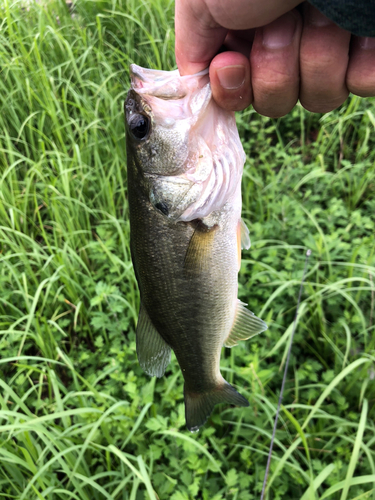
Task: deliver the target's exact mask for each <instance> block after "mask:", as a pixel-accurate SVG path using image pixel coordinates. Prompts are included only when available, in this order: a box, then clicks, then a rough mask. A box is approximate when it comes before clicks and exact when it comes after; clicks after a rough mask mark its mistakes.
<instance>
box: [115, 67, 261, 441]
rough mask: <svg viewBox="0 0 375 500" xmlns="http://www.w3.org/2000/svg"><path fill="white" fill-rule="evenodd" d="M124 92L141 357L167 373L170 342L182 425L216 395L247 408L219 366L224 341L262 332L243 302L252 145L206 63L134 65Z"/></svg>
mask: <svg viewBox="0 0 375 500" xmlns="http://www.w3.org/2000/svg"><path fill="white" fill-rule="evenodd" d="M130 77H131V88H130V90H129V91H128V94H127V97H126V101H125V106H124V108H125V128H126V151H127V195H128V205H129V218H130V248H131V256H132V261H133V267H134V271H135V276H136V279H137V282H138V287H139V292H140V310H139V317H138V323H137V328H136V349H137V356H138V361H139V363H140V366H141V367H142V368H143V370H144V371H145V372H146V373H147V374H148V375H150V376H156V377H162V376H163V375H164V372H165V370H166V367H167V366H168V364H169V362H170V359H171V350H173V351H174V353H175V355H176V358H177V361H178V363H179V366H180V368H181V371H182V375H183V378H184V400H185V419H186V426H187V428H188V429H189V430H190V431H191V432H196V431H198V430H199V428H200V427H201V426H202V425H204V424H205V422H206V421H207V419H208V417H209V416H210V414H211V412H212V410H213V407H214V406H215V405H216V404H218V403H226V404H229V405H237V406H248V405H249V403H248V401H247V399H246V398H245V397H244V396H242V395H241V394H239V393H238V392H237V390H236V389H235V388H234V387H233V386H232V385H230V384H229V383H228V382H227V381H226V380H225V379H224V378H223V376H222V375H221V373H220V355H221V349H222V347H223V346H226V347H233V346H235V345H237V344H238V342H239V341H240V340H246V339H249V338H251V337H253V336H254V335H257V334H259V333H261V332H263V331H264V330H266V329H267V325H266V324H265V322H264V321H263V320H261V319H259V318H257V317H256V316H255V315H254V314H253V313H252V312H251V311H249V310H248V309H247V308H246V304H243V303H242V302H240V301H239V300H238V299H237V293H238V271H239V268H240V263H241V247H245V248H249V247H250V239H249V232H248V229H247V227H246V225H245V224H244V222H243V221H242V220H241V205H242V200H241V178H242V172H243V166H244V162H245V158H246V157H245V153H244V151H243V147H242V144H241V140H240V138H239V134H238V130H237V126H236V122H235V117H234V113H231V112H228V111H226V110H224V109H222V108H220V107H219V106H218V105H217V104H216V103H215V101H214V99H213V97H212V92H211V86H210V81H209V75H208V70H205V71H203V72H200V73H197V74H195V75H189V76H180V74H179V72H178V70H174V71H162V70H153V69H146V68H142V67H140V66H137V65H135V64H132V65H131V66H130Z"/></svg>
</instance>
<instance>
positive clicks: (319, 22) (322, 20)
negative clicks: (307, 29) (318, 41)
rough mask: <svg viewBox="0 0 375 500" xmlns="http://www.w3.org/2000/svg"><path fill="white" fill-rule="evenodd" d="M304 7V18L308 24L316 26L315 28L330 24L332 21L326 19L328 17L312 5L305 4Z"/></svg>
mask: <svg viewBox="0 0 375 500" xmlns="http://www.w3.org/2000/svg"><path fill="white" fill-rule="evenodd" d="M306 7H307V15H306V16H305V20H306V21H307V23H308V24H311V25H312V26H316V27H317V28H323V26H328V25H329V24H332V21H331V20H330V19H328V17H326V16H325V15H324V14H322V13H321V12H320V11H319V10H318V9H316V8H315V7H313V6H312V5H309V4H307V5H306Z"/></svg>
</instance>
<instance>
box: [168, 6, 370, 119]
mask: <svg viewBox="0 0 375 500" xmlns="http://www.w3.org/2000/svg"><path fill="white" fill-rule="evenodd" d="M175 27H176V61H177V65H178V68H179V70H180V73H181V75H186V74H193V73H196V72H198V71H201V70H202V69H204V68H206V67H207V66H209V68H210V80H211V87H212V92H213V96H214V99H215V100H216V102H217V103H218V104H219V105H220V106H221V107H223V108H224V109H227V110H232V111H238V110H242V109H245V108H246V107H248V106H249V105H250V104H252V105H253V107H254V108H255V110H256V111H257V112H258V113H260V114H263V115H265V116H270V117H273V118H277V117H281V116H283V115H285V114H287V113H288V112H289V111H290V110H291V109H292V108H293V106H294V105H295V104H296V102H297V101H298V100H299V101H300V102H301V104H302V106H304V107H305V108H306V109H307V110H309V111H313V112H317V113H326V112H328V111H331V110H333V109H335V108H337V107H338V106H340V105H341V104H342V103H343V102H344V101H345V100H346V98H347V97H348V95H349V92H352V93H353V94H356V95H359V96H361V97H370V96H374V95H375V38H368V37H366V38H364V37H356V36H354V35H351V34H350V33H349V32H348V31H345V30H343V29H342V28H340V27H339V26H337V25H335V24H334V23H333V22H332V21H330V20H329V19H328V18H327V17H325V16H324V15H323V14H321V13H320V12H319V11H318V10H317V9H315V8H314V7H312V6H311V5H310V4H308V2H303V3H301V2H300V1H296V0H231V1H230V2H228V1H227V0H176V17H175ZM223 45H224V47H225V49H226V50H227V51H226V52H222V53H220V54H218V52H219V50H220V48H221V47H222V46H223Z"/></svg>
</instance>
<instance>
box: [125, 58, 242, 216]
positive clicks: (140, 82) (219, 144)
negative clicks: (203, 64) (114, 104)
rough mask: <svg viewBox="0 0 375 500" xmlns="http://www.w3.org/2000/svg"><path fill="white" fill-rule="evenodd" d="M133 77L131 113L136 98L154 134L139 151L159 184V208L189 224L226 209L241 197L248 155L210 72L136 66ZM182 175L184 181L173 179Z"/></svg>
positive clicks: (154, 194) (155, 194)
mask: <svg viewBox="0 0 375 500" xmlns="http://www.w3.org/2000/svg"><path fill="white" fill-rule="evenodd" d="M130 75H131V83H132V90H131V91H130V93H129V96H128V100H127V105H126V107H127V109H128V113H132V112H134V111H129V101H130V100H131V101H132V102H133V101H134V95H136V96H137V101H138V107H139V106H141V107H142V108H143V109H142V110H141V111H139V110H138V113H142V114H143V115H147V116H148V117H149V121H150V129H151V130H152V131H151V133H150V135H149V137H147V139H146V140H145V141H144V142H143V143H140V144H139V146H138V149H139V150H140V151H139V156H140V157H142V158H141V161H142V165H143V166H144V172H145V175H146V176H149V177H150V179H151V180H152V181H153V182H152V188H151V189H150V199H151V200H152V202H153V204H154V206H155V207H156V208H157V209H158V207H159V208H160V207H161V210H160V211H161V212H162V213H163V215H166V216H167V217H169V218H170V219H172V220H174V221H183V222H189V221H192V220H194V219H197V218H205V217H207V216H209V215H210V214H211V213H213V212H215V211H217V210H220V209H221V208H222V207H223V206H224V205H225V204H226V203H227V202H228V200H230V199H231V198H232V197H233V196H234V195H235V193H236V190H237V186H238V184H239V183H240V180H241V176H242V170H243V164H244V161H245V154H244V151H243V148H242V145H241V142H240V139H239V136H238V132H237V127H236V124H235V118H234V114H233V113H229V112H227V111H225V110H223V109H221V108H220V107H219V106H218V105H217V104H216V103H215V101H214V99H213V97H212V92H211V87H210V83H209V76H208V69H206V70H204V71H201V72H200V73H198V74H196V75H187V76H182V77H181V76H180V74H179V72H178V70H175V71H160V70H153V69H145V68H142V67H140V66H137V65H136V64H132V65H131V67H130ZM129 120H130V118H129V116H128V120H127V121H128V122H129ZM146 142H147V144H145V143H146ZM142 149H143V150H142ZM161 158H163V159H164V162H163V163H162V162H161V160H160V159H161ZM176 176H178V177H179V178H180V181H181V182H176V179H173V180H172V178H175V177H176ZM185 181H186V182H185ZM187 186H189V187H188V189H187ZM164 198H165V199H164ZM166 207H168V210H166Z"/></svg>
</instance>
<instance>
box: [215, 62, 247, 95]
mask: <svg viewBox="0 0 375 500" xmlns="http://www.w3.org/2000/svg"><path fill="white" fill-rule="evenodd" d="M245 76H246V72H245V68H244V66H241V65H235V66H224V68H220V69H218V70H217V77H218V79H219V82H220V85H221V86H222V87H223V88H224V89H227V90H234V89H238V88H239V87H241V85H242V84H243V82H244V81H245Z"/></svg>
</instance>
